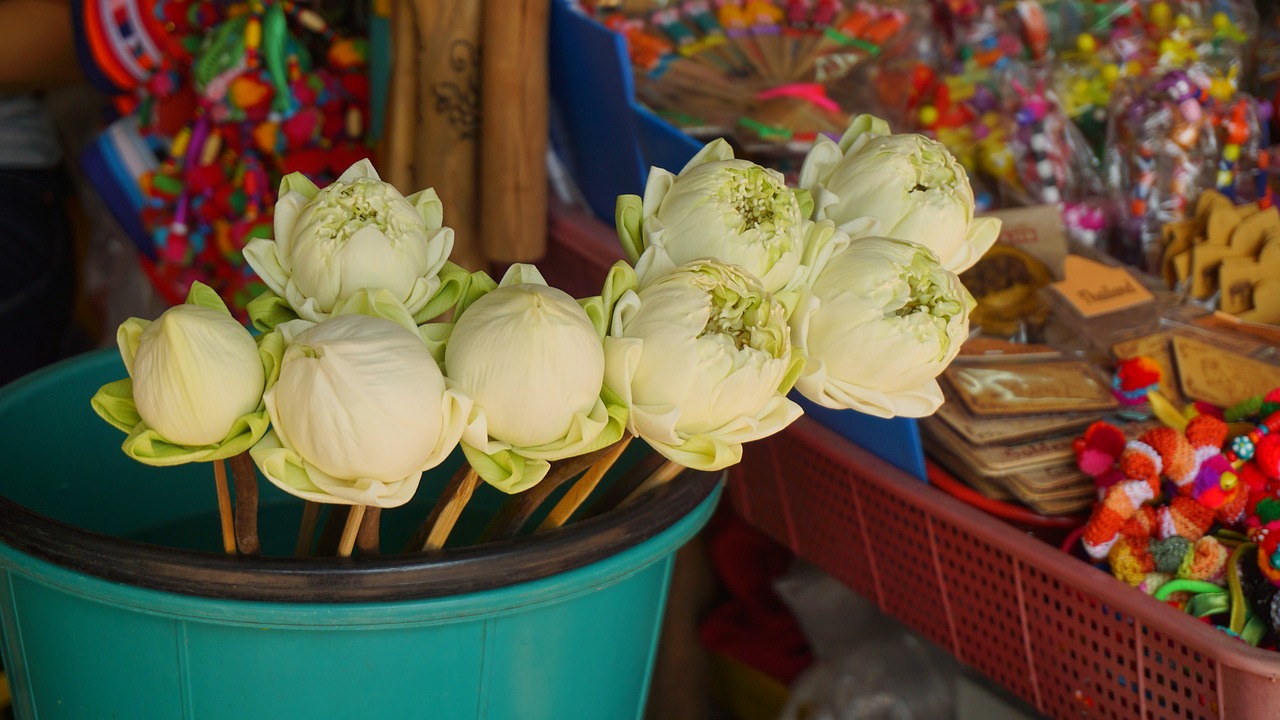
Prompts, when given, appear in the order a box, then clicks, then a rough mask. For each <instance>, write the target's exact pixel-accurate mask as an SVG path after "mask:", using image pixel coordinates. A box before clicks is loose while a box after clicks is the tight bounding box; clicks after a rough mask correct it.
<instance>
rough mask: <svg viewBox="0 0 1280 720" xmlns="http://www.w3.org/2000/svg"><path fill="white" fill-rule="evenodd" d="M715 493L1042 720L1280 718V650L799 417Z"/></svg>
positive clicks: (751, 447)
mask: <svg viewBox="0 0 1280 720" xmlns="http://www.w3.org/2000/svg"><path fill="white" fill-rule="evenodd" d="M729 497H730V502H731V503H732V504H733V506H734V507H735V509H736V510H737V511H738V512H739V513H740V514H741V515H742V516H743V517H745V518H746V519H747V520H748V521H750V522H751V523H752V524H754V525H756V526H757V527H759V528H761V529H762V530H764V531H765V532H767V533H769V534H770V535H772V536H773V537H774V538H776V539H777V540H778V541H780V542H782V543H784V544H786V545H787V546H789V547H790V548H791V549H792V550H793V551H794V552H795V553H796V554H797V555H798V556H800V557H803V558H805V559H806V560H808V561H810V562H813V563H814V564H816V565H818V566H820V567H822V568H824V569H825V570H826V571H827V572H829V573H831V574H832V575H834V576H835V577H837V578H839V579H840V580H841V581H843V582H844V583H845V584H847V585H848V586H849V587H851V588H853V589H854V590H855V591H857V592H859V593H860V594H862V595H864V596H866V597H867V598H870V599H872V600H874V601H875V602H876V603H877V604H878V605H879V606H880V608H881V610H883V611H884V612H886V613H887V614H889V615H892V616H894V617H896V618H898V619H900V620H902V621H903V622H905V623H906V624H908V625H909V626H911V627H912V628H913V629H915V630H916V631H917V632H919V633H920V634H921V635H923V636H925V637H928V638H929V639H931V640H933V641H934V642H936V643H938V644H939V645H941V646H942V647H945V648H947V649H948V650H950V651H951V652H952V653H953V654H954V655H955V656H956V657H957V658H958V659H959V660H961V661H962V662H964V663H967V664H969V665H971V666H973V667H974V668H976V669H978V670H980V671H982V672H983V673H985V674H986V675H988V676H989V677H990V678H991V679H992V680H994V681H995V682H997V683H999V684H1001V685H1003V686H1004V687H1006V688H1008V689H1009V690H1010V691H1011V692H1013V693H1015V694H1017V695H1019V696H1020V697H1022V698H1023V699H1025V700H1026V701H1027V702H1029V703H1030V704H1032V705H1033V706H1034V707H1036V708H1037V709H1038V710H1039V711H1040V712H1042V713H1044V714H1046V715H1049V716H1051V717H1055V718H1061V719H1063V720H1066V719H1067V718H1113V719H1115V720H1129V719H1130V718H1142V719H1143V720H1148V719H1149V720H1199V719H1201V718H1221V719H1223V720H1255V719H1256V720H1262V719H1263V718H1275V717H1280V654H1278V653H1273V652H1270V651H1266V650H1259V649H1257V648H1253V647H1249V646H1248V645H1245V644H1244V643H1241V642H1239V641H1236V640H1233V639H1231V638H1230V637H1228V636H1227V635H1226V634H1225V633H1223V632H1221V631H1219V630H1216V629H1214V628H1211V627H1209V626H1207V625H1205V624H1203V623H1201V622H1199V621H1197V620H1195V619H1193V618H1192V617H1190V616H1188V615H1185V614H1183V613H1181V612H1179V611H1178V610H1176V609H1175V608H1172V607H1170V606H1168V605H1165V604H1163V603H1160V602H1157V601H1155V600H1153V599H1151V598H1149V597H1147V596H1146V595H1144V594H1142V593H1140V592H1138V591H1136V590H1133V589H1132V588H1130V587H1128V586H1126V585H1124V584H1122V583H1120V582H1118V581H1116V580H1115V579H1114V578H1112V577H1111V576H1110V575H1109V574H1107V573H1105V572H1103V571H1101V570H1099V569H1097V568H1094V567H1093V566H1091V565H1088V564H1087V563H1084V562H1082V561H1080V560H1078V559H1076V558H1073V557H1071V556H1069V555H1067V554H1065V553H1063V552H1062V551H1061V550H1059V549H1057V548H1056V547H1054V546H1052V545H1050V544H1048V543H1044V542H1041V541H1040V540H1036V539H1034V538H1032V537H1030V536H1028V535H1026V534H1024V533H1022V532H1019V531H1018V530H1017V529H1015V528H1013V527H1011V526H1009V525H1008V524H1006V523H1005V522H1003V521H1001V520H998V519H996V518H993V517H991V516H990V515H987V514H985V513H983V512H981V511H980V510H977V509H975V508H973V507H970V506H969V505H966V504H965V503H963V502H961V501H959V500H957V499H956V498H953V497H951V496H949V495H947V494H946V493H943V492H941V491H939V490H937V489H936V488H932V487H929V486H927V485H923V484H921V483H920V481H919V480H916V479H914V478H912V477H910V476H908V475H906V474H905V473H903V472H901V471H899V470H897V469H895V468H894V467H892V466H890V465H888V464H887V463H885V462H883V461H881V460H879V459H878V458H876V457H875V456H874V455H872V454H871V453H869V452H867V451H865V450H862V449H861V448H859V447H857V446H856V445H853V444H852V443H850V442H848V441H847V440H845V439H844V438H842V437H840V436H839V435H837V434H835V433H833V432H831V431H830V430H827V429H826V428H824V427H823V426H821V425H820V424H818V423H817V422H815V421H813V420H811V419H808V418H801V419H800V420H799V421H797V422H796V423H795V424H793V425H792V426H791V427H790V428H788V429H787V430H786V431H785V432H783V433H781V434H779V435H776V436H774V437H772V438H769V439H767V440H763V441H759V442H754V443H749V444H747V446H746V451H745V456H744V458H743V461H742V462H741V463H740V464H738V465H736V466H734V467H733V468H732V469H731V471H730V484H729Z"/></svg>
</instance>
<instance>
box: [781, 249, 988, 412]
mask: <svg viewBox="0 0 1280 720" xmlns="http://www.w3.org/2000/svg"><path fill="white" fill-rule="evenodd" d="M973 307H974V300H973V296H971V295H970V294H969V291H968V290H966V289H965V287H964V285H962V284H961V283H960V278H959V277H958V276H957V275H956V274H955V273H953V272H950V271H948V270H945V269H944V268H943V267H942V266H941V264H940V263H939V262H938V258H937V256H936V255H934V254H933V253H932V252H930V251H929V250H928V249H926V248H924V247H921V246H919V245H916V244H915V243H910V242H906V241H903V240H892V239H889V238H862V239H859V240H855V241H854V242H853V243H852V244H850V245H849V246H848V247H847V248H845V249H844V250H842V251H841V252H839V253H837V254H836V255H835V256H834V257H833V258H832V259H831V261H830V263H828V265H827V266H826V268H825V269H824V270H823V272H822V273H821V274H820V275H819V276H818V277H817V278H816V279H815V281H814V283H813V285H812V287H811V288H810V290H809V292H808V293H807V294H806V295H805V296H804V297H803V298H802V299H801V301H800V307H799V308H798V309H797V310H796V312H795V313H794V314H793V315H792V316H791V328H792V338H793V340H794V342H795V345H796V347H797V348H799V349H800V350H802V351H803V352H804V353H805V354H806V355H807V356H808V362H807V363H806V365H805V368H804V370H803V372H802V373H801V375H800V378H799V379H798V380H797V381H796V389H797V390H799V391H800V392H801V394H803V395H804V396H805V397H807V398H809V399H810V400H812V401H814V402H816V403H818V404H819V405H823V406H825V407H830V408H841V409H843V408H853V409H855V410H859V411H862V412H864V413H867V414H870V415H876V416H878V417H893V416H895V415H902V416H906V417H922V416H925V415H929V414H931V413H933V411H934V410H937V409H938V406H939V405H941V404H942V391H941V388H939V387H938V382H937V380H936V378H937V376H938V375H939V374H941V373H942V371H943V370H945V369H946V367H947V365H948V364H950V362H951V361H952V360H953V359H954V358H955V356H956V354H957V353H959V351H960V345H961V344H962V343H963V342H964V340H965V339H966V338H967V337H968V335H969V312H970V311H971V310H972V309H973Z"/></svg>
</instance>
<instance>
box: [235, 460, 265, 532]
mask: <svg viewBox="0 0 1280 720" xmlns="http://www.w3.org/2000/svg"><path fill="white" fill-rule="evenodd" d="M231 477H232V479H233V480H234V481H235V486H236V517H235V524H236V544H237V545H239V546H240V553H241V554H242V555H257V554H258V553H260V552H261V551H262V546H261V544H260V543H259V542H258V470H257V468H256V467H254V465H253V458H251V457H249V453H247V452H242V453H240V454H239V455H236V456H234V457H232V458H231Z"/></svg>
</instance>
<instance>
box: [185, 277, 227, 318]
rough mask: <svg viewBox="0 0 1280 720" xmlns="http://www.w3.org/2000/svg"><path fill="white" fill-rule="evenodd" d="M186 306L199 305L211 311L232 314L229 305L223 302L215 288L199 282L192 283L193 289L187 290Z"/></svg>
mask: <svg viewBox="0 0 1280 720" xmlns="http://www.w3.org/2000/svg"><path fill="white" fill-rule="evenodd" d="M186 304H187V305H199V306H200V307H205V308H209V309H210V310H217V311H219V312H224V313H226V314H228V315H230V314H231V311H230V310H228V309H227V304H226V303H225V302H223V301H222V297H221V296H219V295H218V293H217V292H216V291H215V290H214V289H213V288H211V287H209V286H208V285H205V284H204V283H202V282H199V281H196V282H192V283H191V287H190V288H189V289H188V290H187V302H186Z"/></svg>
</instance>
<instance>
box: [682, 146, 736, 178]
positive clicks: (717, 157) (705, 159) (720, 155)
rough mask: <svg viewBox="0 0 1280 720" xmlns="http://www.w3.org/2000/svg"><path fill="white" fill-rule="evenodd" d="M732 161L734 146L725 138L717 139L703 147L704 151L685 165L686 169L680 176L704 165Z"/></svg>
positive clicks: (699, 152)
mask: <svg viewBox="0 0 1280 720" xmlns="http://www.w3.org/2000/svg"><path fill="white" fill-rule="evenodd" d="M732 159H733V146H732V145H730V144H729V141H727V140H725V139H724V138H716V139H715V140H712V141H711V142H709V143H707V144H706V145H703V146H702V149H701V150H699V151H698V152H697V154H696V155H694V156H693V157H691V158H689V162H687V163H685V164H684V167H683V168H682V169H681V170H680V174H684V172H685V171H686V170H689V169H690V168H693V167H697V166H698V165H701V164H703V163H709V162H724V161H725V160H732Z"/></svg>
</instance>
